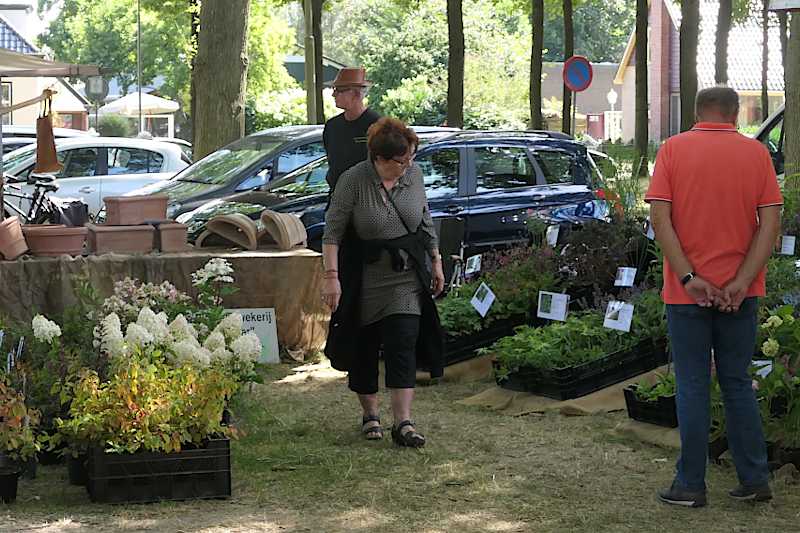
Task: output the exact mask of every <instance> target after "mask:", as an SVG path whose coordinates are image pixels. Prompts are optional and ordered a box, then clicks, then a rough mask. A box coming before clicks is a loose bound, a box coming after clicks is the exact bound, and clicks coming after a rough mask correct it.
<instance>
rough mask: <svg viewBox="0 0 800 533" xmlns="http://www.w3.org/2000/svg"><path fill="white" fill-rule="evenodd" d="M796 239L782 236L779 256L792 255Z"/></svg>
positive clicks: (791, 236)
mask: <svg viewBox="0 0 800 533" xmlns="http://www.w3.org/2000/svg"><path fill="white" fill-rule="evenodd" d="M796 242H797V237H795V236H794V235H784V236H783V238H782V239H781V255H794V246H795V244H796Z"/></svg>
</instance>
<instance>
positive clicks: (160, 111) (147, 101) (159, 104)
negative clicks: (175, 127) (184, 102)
mask: <svg viewBox="0 0 800 533" xmlns="http://www.w3.org/2000/svg"><path fill="white" fill-rule="evenodd" d="M178 109H180V105H179V104H178V102H173V101H172V100H167V99H166V98H161V97H159V96H155V95H152V94H147V93H142V114H143V115H164V114H169V113H174V112H175V111H177V110H178ZM98 113H100V114H101V115H125V116H128V117H134V116H137V115H138V114H139V93H138V92H136V93H131V94H127V95H125V96H123V97H122V98H120V99H118V100H114V101H113V102H111V103H109V104H106V105H104V106H103V107H101V108H100V109H98Z"/></svg>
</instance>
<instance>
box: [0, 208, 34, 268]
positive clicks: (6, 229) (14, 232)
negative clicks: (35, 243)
mask: <svg viewBox="0 0 800 533" xmlns="http://www.w3.org/2000/svg"><path fill="white" fill-rule="evenodd" d="M27 251H28V245H27V244H26V243H25V236H24V235H23V234H22V226H21V225H20V223H19V218H17V217H9V218H7V219H5V220H3V221H1V222H0V255H1V256H2V257H3V258H4V259H8V260H9V261H13V260H14V259H16V258H17V257H19V256H21V255H22V254H24V253H25V252H27Z"/></svg>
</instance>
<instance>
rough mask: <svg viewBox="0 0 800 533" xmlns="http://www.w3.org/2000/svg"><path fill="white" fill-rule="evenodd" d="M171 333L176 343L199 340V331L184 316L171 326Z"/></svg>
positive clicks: (176, 318)
mask: <svg viewBox="0 0 800 533" xmlns="http://www.w3.org/2000/svg"><path fill="white" fill-rule="evenodd" d="M169 332H170V333H171V334H172V338H173V339H175V341H182V340H186V339H196V338H197V330H196V329H195V328H194V326H192V325H191V324H190V323H189V321H188V320H186V317H185V316H183V315H178V316H176V317H175V320H173V321H172V323H171V324H170V325H169Z"/></svg>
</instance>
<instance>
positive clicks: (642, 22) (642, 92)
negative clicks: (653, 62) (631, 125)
mask: <svg viewBox="0 0 800 533" xmlns="http://www.w3.org/2000/svg"><path fill="white" fill-rule="evenodd" d="M647 4H648V1H647V0H636V121H635V130H634V139H635V141H634V144H635V145H636V166H635V168H634V169H633V171H634V175H635V176H647V175H648V174H649V169H648V167H647V145H648V143H649V132H648V128H649V120H648V117H647V110H648V105H647V102H648V98H647V15H648V5H647Z"/></svg>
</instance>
